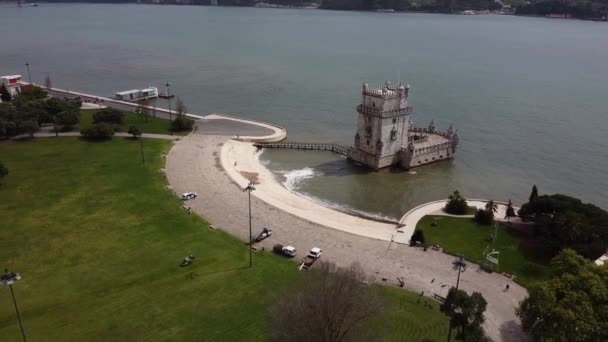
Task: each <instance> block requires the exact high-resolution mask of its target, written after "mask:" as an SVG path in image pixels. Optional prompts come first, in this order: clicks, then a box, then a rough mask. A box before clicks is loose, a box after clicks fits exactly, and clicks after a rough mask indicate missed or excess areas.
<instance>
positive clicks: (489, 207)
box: [486, 200, 498, 216]
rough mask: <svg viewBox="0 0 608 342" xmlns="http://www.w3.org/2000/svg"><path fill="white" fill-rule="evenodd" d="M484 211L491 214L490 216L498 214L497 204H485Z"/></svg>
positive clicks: (491, 202) (492, 202) (490, 202)
mask: <svg viewBox="0 0 608 342" xmlns="http://www.w3.org/2000/svg"><path fill="white" fill-rule="evenodd" d="M486 210H487V211H491V212H492V216H493V215H494V214H496V212H498V204H496V203H494V201H492V200H490V201H488V203H486Z"/></svg>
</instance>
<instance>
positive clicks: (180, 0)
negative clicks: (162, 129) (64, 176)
mask: <svg viewBox="0 0 608 342" xmlns="http://www.w3.org/2000/svg"><path fill="white" fill-rule="evenodd" d="M155 1H159V2H155ZM160 1H161V0H151V1H149V2H141V1H137V2H131V1H111V0H107V1H103V2H93V1H62V0H60V1H23V2H22V4H23V7H30V4H34V3H35V4H40V3H43V4H44V3H47V4H112V5H119V4H128V5H158V6H202V7H247V8H260V9H269V8H271V9H294V10H325V11H340V12H342V11H344V12H368V13H389V14H403V13H428V14H447V15H508V16H516V17H531V18H546V19H570V20H583V21H595V22H608V16H603V17H585V18H581V17H575V16H572V15H570V14H547V15H542V14H516V13H514V11H504V10H462V11H461V10H459V11H452V12H447V11H442V10H429V9H419V10H417V9H408V10H394V9H376V10H366V9H348V8H344V9H340V8H323V7H321V6H320V5H318V4H316V5H310V4H307V5H301V6H299V5H280V4H272V3H267V2H258V3H256V5H253V6H250V5H244V6H240V5H209V4H196V3H192V0H174V1H176V2H175V3H160ZM0 5H13V6H14V5H16V2H15V1H14V0H11V1H7V0H0Z"/></svg>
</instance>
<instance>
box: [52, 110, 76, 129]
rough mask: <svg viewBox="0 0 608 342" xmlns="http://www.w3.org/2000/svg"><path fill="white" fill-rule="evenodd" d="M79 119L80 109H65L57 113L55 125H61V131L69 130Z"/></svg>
mask: <svg viewBox="0 0 608 342" xmlns="http://www.w3.org/2000/svg"><path fill="white" fill-rule="evenodd" d="M79 121H80V111H79V110H78V109H67V110H64V111H63V112H61V113H59V114H57V121H56V122H57V125H59V126H61V130H62V131H69V130H70V129H71V128H72V127H74V126H75V125H77V124H78V122H79Z"/></svg>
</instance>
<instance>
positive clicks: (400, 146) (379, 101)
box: [348, 81, 458, 170]
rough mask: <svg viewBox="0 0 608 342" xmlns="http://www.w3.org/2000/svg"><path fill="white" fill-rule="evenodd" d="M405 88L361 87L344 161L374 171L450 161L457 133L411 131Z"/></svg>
mask: <svg viewBox="0 0 608 342" xmlns="http://www.w3.org/2000/svg"><path fill="white" fill-rule="evenodd" d="M409 90H410V87H409V85H405V86H404V85H402V84H399V86H397V87H394V86H392V85H391V84H390V82H388V81H386V83H385V85H384V86H382V87H370V86H369V85H368V84H367V83H364V84H363V89H362V92H361V95H362V100H361V101H362V102H361V104H360V105H358V106H357V112H358V120H357V134H356V135H355V145H354V146H353V147H351V148H350V149H349V151H348V158H349V159H351V160H353V161H356V162H359V163H362V164H365V165H367V166H369V167H371V168H373V169H375V170H378V169H381V168H385V167H389V166H400V167H402V168H404V169H410V168H412V167H416V166H421V165H425V164H429V163H433V162H436V161H441V160H448V159H452V158H454V154H455V153H456V147H457V146H458V133H457V132H456V131H454V130H453V128H452V126H450V128H449V129H448V130H447V131H440V130H437V129H436V128H435V124H434V122H433V121H431V123H430V124H429V126H428V127H427V128H415V127H413V126H412V121H411V119H410V117H411V115H412V112H413V110H412V107H410V106H409V105H408V96H409Z"/></svg>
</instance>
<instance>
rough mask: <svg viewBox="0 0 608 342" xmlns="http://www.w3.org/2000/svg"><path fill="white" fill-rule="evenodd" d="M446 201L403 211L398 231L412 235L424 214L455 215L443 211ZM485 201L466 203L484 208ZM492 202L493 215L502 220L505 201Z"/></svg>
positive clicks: (477, 200)
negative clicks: (493, 204)
mask: <svg viewBox="0 0 608 342" xmlns="http://www.w3.org/2000/svg"><path fill="white" fill-rule="evenodd" d="M446 203H448V200H439V201H433V202H429V203H424V204H421V205H419V206H417V207H416V208H413V209H411V210H410V211H408V212H407V213H405V214H404V215H403V216H402V217H401V219H400V220H399V222H400V223H401V224H402V225H403V226H402V227H401V228H399V229H398V231H400V232H403V235H406V236H412V234H413V233H414V229H416V224H418V221H420V219H422V218H423V217H425V216H426V215H440V216H455V215H450V214H448V213H446V212H444V211H443V208H444V207H445V205H446ZM486 203H488V201H487V200H480V199H471V200H467V204H468V205H469V206H471V207H476V208H477V209H484V208H485V206H486ZM494 203H496V205H497V207H498V210H497V212H496V214H495V217H496V218H497V220H502V219H503V218H504V217H505V214H506V212H507V203H503V202H497V201H494ZM514 209H515V211H516V212H517V209H518V208H516V207H514ZM458 217H473V215H459V216H458Z"/></svg>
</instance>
